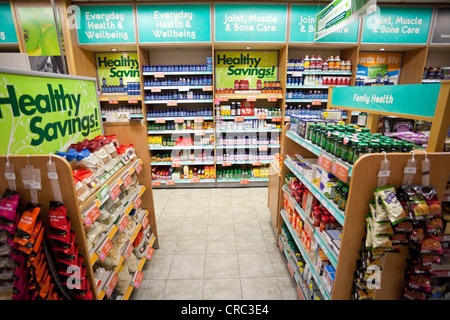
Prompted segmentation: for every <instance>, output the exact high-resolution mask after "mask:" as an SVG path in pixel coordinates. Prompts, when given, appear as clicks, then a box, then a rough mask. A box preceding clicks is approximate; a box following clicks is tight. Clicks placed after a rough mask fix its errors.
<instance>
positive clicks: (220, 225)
mask: <svg viewBox="0 0 450 320" xmlns="http://www.w3.org/2000/svg"><path fill="white" fill-rule="evenodd" d="M234 233H235V232H234V221H233V220H231V219H228V220H209V221H208V235H212V236H213V235H223V236H226V235H230V234H234Z"/></svg>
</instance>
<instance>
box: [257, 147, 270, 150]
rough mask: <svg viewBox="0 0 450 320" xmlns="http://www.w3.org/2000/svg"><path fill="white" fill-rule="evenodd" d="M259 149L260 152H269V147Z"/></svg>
mask: <svg viewBox="0 0 450 320" xmlns="http://www.w3.org/2000/svg"><path fill="white" fill-rule="evenodd" d="M258 149H259V151H267V150H269V147H268V146H260V147H259V148H258Z"/></svg>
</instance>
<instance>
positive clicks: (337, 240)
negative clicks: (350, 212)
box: [323, 229, 342, 255]
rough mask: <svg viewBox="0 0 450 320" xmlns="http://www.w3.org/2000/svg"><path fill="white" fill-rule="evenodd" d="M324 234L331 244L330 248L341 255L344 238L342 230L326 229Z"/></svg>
mask: <svg viewBox="0 0 450 320" xmlns="http://www.w3.org/2000/svg"><path fill="white" fill-rule="evenodd" d="M323 235H324V238H325V240H326V241H327V243H328V244H329V246H330V248H331V249H332V250H333V251H334V252H335V253H336V254H337V255H339V250H340V246H341V239H342V230H341V229H335V230H324V232H323Z"/></svg>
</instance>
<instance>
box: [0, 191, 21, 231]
mask: <svg viewBox="0 0 450 320" xmlns="http://www.w3.org/2000/svg"><path fill="white" fill-rule="evenodd" d="M18 205H19V194H18V193H17V192H16V191H13V190H9V189H7V190H6V191H5V193H4V194H3V197H2V198H1V201H0V226H1V225H6V224H14V223H15V222H16V219H17V206H18Z"/></svg>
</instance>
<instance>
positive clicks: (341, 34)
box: [289, 5, 359, 43]
mask: <svg viewBox="0 0 450 320" xmlns="http://www.w3.org/2000/svg"><path fill="white" fill-rule="evenodd" d="M324 7H325V6H309V5H291V19H290V34H289V42H291V43H295V42H332V43H356V42H357V41H358V30H359V20H358V21H355V22H352V23H351V24H349V25H346V26H344V27H343V28H340V29H339V30H336V31H334V32H333V33H331V34H329V35H327V36H324V37H322V38H320V39H318V40H316V41H314V28H315V25H316V15H317V14H318V13H319V12H320V11H321V10H322V9H323V8H324Z"/></svg>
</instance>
